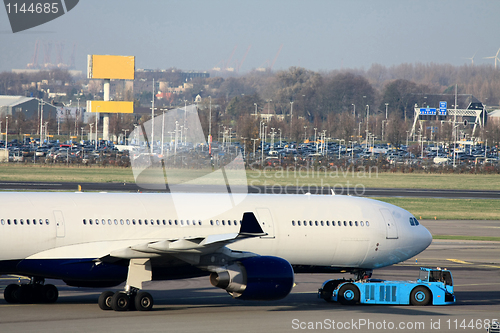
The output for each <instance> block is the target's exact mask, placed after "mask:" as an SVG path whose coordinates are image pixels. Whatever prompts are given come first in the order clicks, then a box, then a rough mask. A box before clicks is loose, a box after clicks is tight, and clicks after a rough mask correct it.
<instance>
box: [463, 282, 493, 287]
mask: <svg viewBox="0 0 500 333" xmlns="http://www.w3.org/2000/svg"><path fill="white" fill-rule="evenodd" d="M499 284H500V283H470V284H456V285H455V287H466V286H492V285H494V286H496V285H499Z"/></svg>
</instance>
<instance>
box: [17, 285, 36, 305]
mask: <svg viewBox="0 0 500 333" xmlns="http://www.w3.org/2000/svg"><path fill="white" fill-rule="evenodd" d="M34 296H35V295H34V289H33V286H32V285H29V284H22V285H21V286H19V289H18V290H17V299H18V300H19V303H22V304H29V303H33V300H34Z"/></svg>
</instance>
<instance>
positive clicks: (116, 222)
mask: <svg viewBox="0 0 500 333" xmlns="http://www.w3.org/2000/svg"><path fill="white" fill-rule="evenodd" d="M114 222H115V225H118V220H117V219H115V221H114ZM122 224H123V223H122Z"/></svg>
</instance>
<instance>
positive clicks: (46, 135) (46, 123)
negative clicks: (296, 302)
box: [45, 121, 49, 140]
mask: <svg viewBox="0 0 500 333" xmlns="http://www.w3.org/2000/svg"><path fill="white" fill-rule="evenodd" d="M48 124H49V122H48V121H46V122H45V140H47V138H48V133H47V125H48Z"/></svg>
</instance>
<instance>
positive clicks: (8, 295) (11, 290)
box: [3, 284, 19, 304]
mask: <svg viewBox="0 0 500 333" xmlns="http://www.w3.org/2000/svg"><path fill="white" fill-rule="evenodd" d="M18 290H19V285H18V284H9V285H8V286H7V287H6V288H5V290H4V291H3V298H4V299H5V301H6V302H7V303H11V304H12V303H19V299H18V298H17V291H18Z"/></svg>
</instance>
